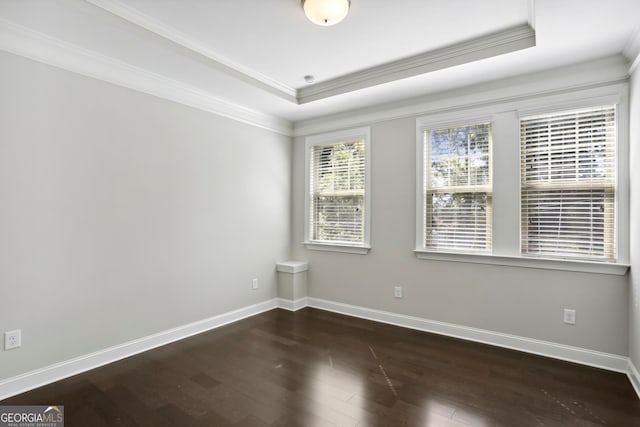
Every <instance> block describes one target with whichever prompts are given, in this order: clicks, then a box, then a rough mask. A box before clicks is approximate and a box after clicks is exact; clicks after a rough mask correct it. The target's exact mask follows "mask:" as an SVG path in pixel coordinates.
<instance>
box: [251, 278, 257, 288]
mask: <svg viewBox="0 0 640 427" xmlns="http://www.w3.org/2000/svg"><path fill="white" fill-rule="evenodd" d="M251 289H258V279H253V280H252V281H251Z"/></svg>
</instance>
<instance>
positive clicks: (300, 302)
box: [276, 297, 309, 311]
mask: <svg viewBox="0 0 640 427" xmlns="http://www.w3.org/2000/svg"><path fill="white" fill-rule="evenodd" d="M276 299H277V300H278V308H282V309H285V310H289V311H298V310H300V309H302V308H305V307H307V306H308V305H309V301H308V298H307V297H304V298H300V299H297V300H295V301H292V300H290V299H284V298H276Z"/></svg>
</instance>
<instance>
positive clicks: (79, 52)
mask: <svg viewBox="0 0 640 427" xmlns="http://www.w3.org/2000/svg"><path fill="white" fill-rule="evenodd" d="M0 49H1V50H4V51H7V52H10V53H13V54H16V55H20V56H24V57H27V58H30V59H33V60H36V61H39V62H43V63H45V64H49V65H53V66H56V67H59V68H62V69H65V70H68V71H73V72H75V73H78V74H83V75H86V76H89V77H93V78H96V79H99V80H103V81H106V82H109V83H113V84H116V85H119V86H124V87H127V88H129V89H133V90H137V91H140V92H144V93H147V94H151V95H154V96H158V97H160V98H164V99H168V100H170V101H175V102H178V103H180V104H184V105H188V106H190V107H193V108H197V109H199V110H203V111H207V112H210V113H214V114H216V115H219V116H223V117H227V118H229V119H232V120H236V121H239V122H242V123H246V124H250V125H252V126H257V127H259V128H263V129H267V130H270V131H273V132H277V133H280V134H283V135H287V136H291V134H292V125H291V123H290V122H289V121H287V120H284V119H282V118H279V117H275V116H272V115H268V114H264V113H262V112H259V111H255V110H251V109H249V108H246V107H243V106H240V105H237V104H233V103H230V102H228V101H225V100H222V99H219V98H216V97H214V96H211V95H209V94H207V93H204V92H202V91H200V90H198V89H197V88H195V87H193V86H190V85H187V84H184V83H182V82H179V81H176V80H173V79H170V78H168V77H165V76H162V75H159V74H156V73H153V72H151V71H149V70H145V69H142V68H139V67H135V66H132V65H130V64H127V63H126V62H123V61H120V60H117V59H114V58H112V57H109V56H105V55H102V54H99V53H96V52H94V51H91V50H88V49H85V48H82V47H80V46H77V45H74V44H71V43H67V42H65V41H62V40H59V39H56V38H53V37H50V36H48V35H45V34H42V33H40V32H37V31H34V30H31V29H29V28H26V27H23V26H21V25H18V24H15V23H13V22H10V21H7V20H5V19H0Z"/></svg>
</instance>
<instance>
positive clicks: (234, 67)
mask: <svg viewBox="0 0 640 427" xmlns="http://www.w3.org/2000/svg"><path fill="white" fill-rule="evenodd" d="M87 2H89V3H91V4H92V5H94V6H96V7H99V8H101V9H103V10H105V11H107V12H109V13H111V14H113V15H116V16H118V17H120V18H122V19H124V20H125V21H128V22H130V23H132V24H135V25H137V26H139V27H141V28H144V29H145V30H147V31H150V32H152V33H154V34H156V35H159V36H160V37H163V38H165V39H167V40H169V41H171V42H173V43H176V44H178V45H180V46H182V47H184V48H186V49H188V50H191V51H193V52H195V53H197V54H199V55H202V56H204V57H206V58H208V59H210V60H211V61H213V62H214V63H215V65H216V67H217V68H220V69H221V71H223V72H225V73H227V74H229V75H231V76H233V77H235V78H237V79H239V80H242V81H244V82H246V83H249V84H251V85H253V86H255V87H258V88H260V89H263V90H266V91H267V92H269V93H271V94H273V95H277V96H279V97H281V98H284V99H286V100H288V101H291V102H297V92H296V90H295V89H294V88H292V87H290V86H287V85H285V84H284V83H281V82H279V81H277V80H275V79H272V78H271V77H268V76H266V75H264V74H262V73H259V72H257V71H255V70H253V69H250V68H247V67H244V66H242V65H240V64H238V63H235V62H233V61H231V60H230V59H228V58H224V57H222V56H220V55H218V54H217V53H215V52H213V51H212V50H211V49H209V48H208V47H207V46H205V45H204V44H203V43H201V42H200V41H198V40H196V39H194V38H192V37H189V36H188V35H186V34H184V33H181V32H180V31H178V30H176V29H175V28H173V27H170V26H168V25H166V24H164V23H162V22H160V21H158V20H156V19H154V18H152V17H150V16H148V15H146V14H144V13H142V12H140V11H139V10H136V9H135V8H133V7H131V6H129V5H127V4H125V3H123V2H121V1H118V0H87Z"/></svg>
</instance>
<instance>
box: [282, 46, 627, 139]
mask: <svg viewBox="0 0 640 427" xmlns="http://www.w3.org/2000/svg"><path fill="white" fill-rule="evenodd" d="M627 70H628V64H627V62H626V60H625V58H624V57H623V56H622V55H615V56H611V57H606V58H601V59H597V60H594V61H588V62H584V63H579V64H574V65H569V66H565V67H561V68H556V69H552V70H545V71H540V72H535V73H529V74H524V75H519V76H514V77H510V78H506V79H500V80H494V81H490V82H485V83H479V84H474V85H471V86H466V87H462V88H457V89H453V90H447V91H443V92H439V93H432V94H429V95H423V96H419V97H416V98H411V99H407V100H403V101H399V102H392V103H386V104H380V105H376V106H373V107H367V108H362V109H358V110H352V111H344V112H340V113H336V114H331V115H329V116H325V117H319V118H314V119H309V120H301V121H298V122H295V123H294V128H293V136H294V137H299V136H309V135H314V134H318V133H324V132H330V131H335V130H338V129H345V128H351V127H358V126H369V125H371V124H373V123H377V122H382V121H387V120H395V119H403V118H410V117H417V116H422V115H428V114H440V113H446V112H450V111H460V110H464V109H470V108H479V107H484V106H491V105H503V106H504V107H505V108H512V105H509V104H510V103H515V102H518V103H521V102H523V101H527V100H535V99H536V98H540V97H546V96H553V95H563V94H569V93H572V92H575V91H579V90H587V89H594V90H596V91H597V92H602V93H608V92H610V89H611V88H612V87H613V86H615V85H620V84H626V83H627V82H628V74H627Z"/></svg>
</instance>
